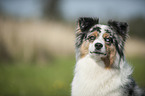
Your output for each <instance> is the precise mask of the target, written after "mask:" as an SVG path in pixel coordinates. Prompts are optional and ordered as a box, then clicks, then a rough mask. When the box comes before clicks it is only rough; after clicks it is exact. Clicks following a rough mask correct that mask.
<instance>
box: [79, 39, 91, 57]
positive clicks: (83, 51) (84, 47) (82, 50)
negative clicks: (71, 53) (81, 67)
mask: <svg viewBox="0 0 145 96" xmlns="http://www.w3.org/2000/svg"><path fill="white" fill-rule="evenodd" d="M89 44H90V43H89V41H84V42H83V43H82V46H81V48H80V53H81V58H83V57H85V56H86V55H87V54H88V52H89V51H88V48H89Z"/></svg>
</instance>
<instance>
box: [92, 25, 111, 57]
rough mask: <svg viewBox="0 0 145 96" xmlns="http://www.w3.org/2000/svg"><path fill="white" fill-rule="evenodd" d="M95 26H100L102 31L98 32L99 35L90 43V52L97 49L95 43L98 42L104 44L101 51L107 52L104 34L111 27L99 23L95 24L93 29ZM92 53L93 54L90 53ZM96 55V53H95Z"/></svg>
mask: <svg viewBox="0 0 145 96" xmlns="http://www.w3.org/2000/svg"><path fill="white" fill-rule="evenodd" d="M95 27H100V28H101V29H100V31H101V32H100V33H99V32H98V36H97V37H96V39H95V40H94V41H93V42H92V43H90V45H89V52H93V51H95V50H96V48H95V44H96V43H101V44H102V45H103V47H102V48H101V49H100V52H101V53H106V48H105V41H104V38H103V34H104V33H106V31H105V30H106V29H109V27H108V26H107V25H101V24H97V25H95V26H94V27H92V28H91V29H93V28H95ZM90 55H92V54H91V53H90ZM95 55H96V54H95Z"/></svg>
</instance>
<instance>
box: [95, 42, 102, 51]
mask: <svg viewBox="0 0 145 96" xmlns="http://www.w3.org/2000/svg"><path fill="white" fill-rule="evenodd" d="M102 47H103V45H102V44H101V43H96V44H95V48H96V49H97V50H100V49H101V48H102Z"/></svg>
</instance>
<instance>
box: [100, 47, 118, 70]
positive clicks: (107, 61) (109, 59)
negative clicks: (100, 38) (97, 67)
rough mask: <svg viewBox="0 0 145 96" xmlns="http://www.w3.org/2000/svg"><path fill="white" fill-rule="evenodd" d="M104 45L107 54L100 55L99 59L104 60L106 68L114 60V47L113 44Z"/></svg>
mask: <svg viewBox="0 0 145 96" xmlns="http://www.w3.org/2000/svg"><path fill="white" fill-rule="evenodd" d="M105 47H106V51H107V56H106V57H102V58H101V59H102V60H103V61H104V63H105V67H106V69H110V68H111V67H112V64H113V63H114V60H115V56H116V49H115V46H114V45H113V44H112V45H111V46H109V45H105Z"/></svg>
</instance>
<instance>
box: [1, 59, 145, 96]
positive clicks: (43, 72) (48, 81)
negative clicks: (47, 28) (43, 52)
mask: <svg viewBox="0 0 145 96" xmlns="http://www.w3.org/2000/svg"><path fill="white" fill-rule="evenodd" d="M128 61H129V62H130V63H131V64H132V65H133V66H134V69H135V70H134V74H133V76H134V77H135V79H136V81H137V83H138V84H139V85H140V86H142V87H145V82H144V81H145V75H144V73H145V70H144V68H145V59H143V58H136V57H135V58H128ZM74 66H75V58H74V56H73V57H68V58H58V59H56V60H55V61H54V62H52V63H51V64H48V65H41V64H37V65H35V64H33V63H32V64H25V63H24V64H20V63H18V62H17V63H15V64H5V65H4V64H1V66H0V96H70V91H71V89H70V85H71V81H72V78H73V69H74Z"/></svg>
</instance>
